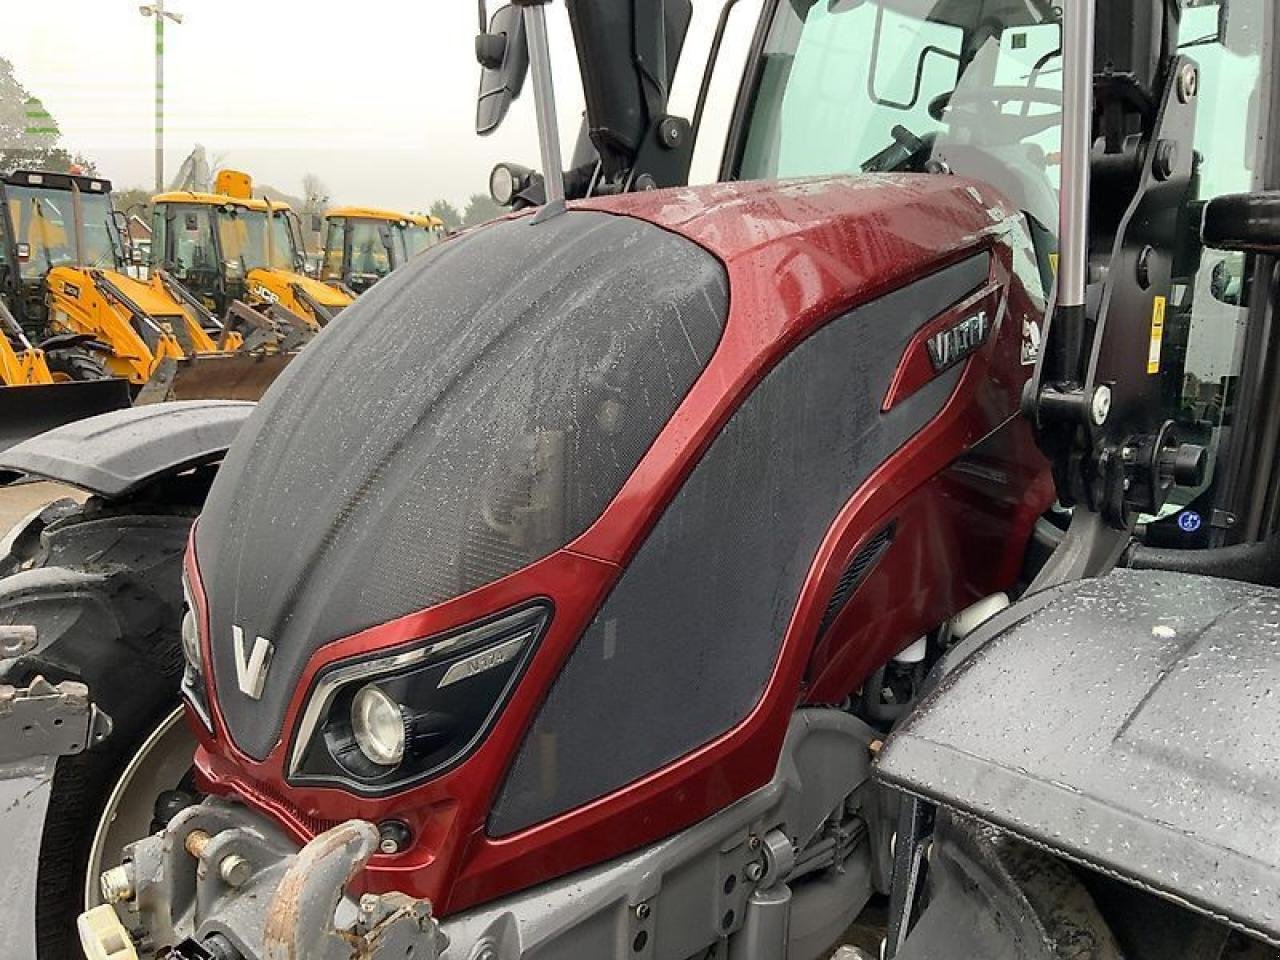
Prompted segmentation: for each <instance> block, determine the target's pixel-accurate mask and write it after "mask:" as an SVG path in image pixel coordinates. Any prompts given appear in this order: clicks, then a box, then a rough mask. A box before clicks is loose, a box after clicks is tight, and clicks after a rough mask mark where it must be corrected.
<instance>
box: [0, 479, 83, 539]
mask: <svg viewBox="0 0 1280 960" xmlns="http://www.w3.org/2000/svg"><path fill="white" fill-rule="evenodd" d="M61 497H73V498H74V499H76V500H83V499H84V498H85V494H84V493H83V492H81V491H79V490H76V489H74V488H72V487H64V486H63V485H62V484H60V483H45V482H43V481H41V482H39V483H19V484H15V485H14V486H12V487H0V539H2V538H3V537H4V535H5V534H6V533H8V532H9V528H10V527H12V526H13V525H14V524H15V523H18V522H20V521H22V520H25V519H26V518H27V517H28V516H29V515H31V514H32V513H34V512H35V511H37V510H39V509H40V508H41V507H43V506H44V505H45V504H46V503H51V502H52V501H54V500H57V499H59V498H61Z"/></svg>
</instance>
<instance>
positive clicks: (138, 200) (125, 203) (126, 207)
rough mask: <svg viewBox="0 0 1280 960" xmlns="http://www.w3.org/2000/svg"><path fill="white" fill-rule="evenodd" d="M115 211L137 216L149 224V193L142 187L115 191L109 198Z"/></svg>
mask: <svg viewBox="0 0 1280 960" xmlns="http://www.w3.org/2000/svg"><path fill="white" fill-rule="evenodd" d="M111 199H112V200H113V201H114V203H115V207H116V209H117V210H121V211H123V212H125V213H128V214H137V215H138V216H139V217H141V218H142V219H143V221H145V222H146V223H150V222H151V191H150V190H147V189H145V188H143V187H130V188H129V189H127V190H116V191H114V192H113V194H112V198H111Z"/></svg>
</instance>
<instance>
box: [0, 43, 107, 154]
mask: <svg viewBox="0 0 1280 960" xmlns="http://www.w3.org/2000/svg"><path fill="white" fill-rule="evenodd" d="M61 140H62V132H61V131H60V130H59V129H58V123H57V121H56V120H54V119H53V117H51V116H50V115H49V111H48V110H46V109H45V107H44V104H43V103H41V102H40V100H39V99H38V98H37V97H35V96H33V95H32V94H31V93H30V91H28V90H27V88H26V87H24V86H23V85H22V84H21V83H19V82H18V77H17V75H16V74H15V73H14V71H13V64H11V63H10V62H9V61H8V60H6V59H4V58H3V57H0V173H9V172H10V171H12V170H17V169H19V168H22V167H30V168H35V169H39V170H56V171H59V172H67V171H69V170H71V168H72V167H78V168H79V169H80V171H81V172H83V173H87V174H93V173H94V172H95V170H94V165H93V163H92V162H91V161H89V160H87V159H86V158H84V157H82V156H79V155H75V156H73V155H72V154H71V153H70V151H68V150H67V149H66V148H65V147H63V146H62V145H61Z"/></svg>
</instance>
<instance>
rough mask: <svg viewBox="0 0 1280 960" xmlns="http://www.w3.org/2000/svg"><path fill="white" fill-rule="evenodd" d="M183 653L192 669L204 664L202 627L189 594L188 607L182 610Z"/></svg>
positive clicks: (197, 669) (198, 668) (197, 668)
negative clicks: (201, 655) (197, 622)
mask: <svg viewBox="0 0 1280 960" xmlns="http://www.w3.org/2000/svg"><path fill="white" fill-rule="evenodd" d="M184 592H185V591H184ZM182 655H183V657H185V658H186V661H187V666H189V667H191V668H192V669H194V670H196V671H199V670H200V668H201V667H202V666H203V662H202V660H201V657H200V628H199V626H197V624H196V614H195V610H194V609H193V608H192V605H191V599H190V596H189V595H188V598H187V606H186V609H185V610H183V611H182Z"/></svg>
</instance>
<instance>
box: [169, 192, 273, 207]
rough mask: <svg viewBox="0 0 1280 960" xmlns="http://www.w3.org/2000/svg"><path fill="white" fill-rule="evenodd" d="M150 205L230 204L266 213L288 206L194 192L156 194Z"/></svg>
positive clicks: (217, 205)
mask: <svg viewBox="0 0 1280 960" xmlns="http://www.w3.org/2000/svg"><path fill="white" fill-rule="evenodd" d="M151 202H152V203H195V204H202V205H204V206H210V207H221V206H223V205H224V204H228V203H230V204H232V205H234V206H237V207H244V208H245V209H246V210H261V211H263V212H266V211H267V210H268V209H271V210H288V209H289V204H287V203H285V202H284V201H283V200H272V201H271V202H270V204H268V203H267V201H266V200H261V199H259V198H257V197H247V198H246V197H232V196H229V195H228V194H225V193H201V192H199V191H196V190H170V191H169V192H168V193H158V194H156V195H155V196H154V197H152V198H151Z"/></svg>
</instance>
